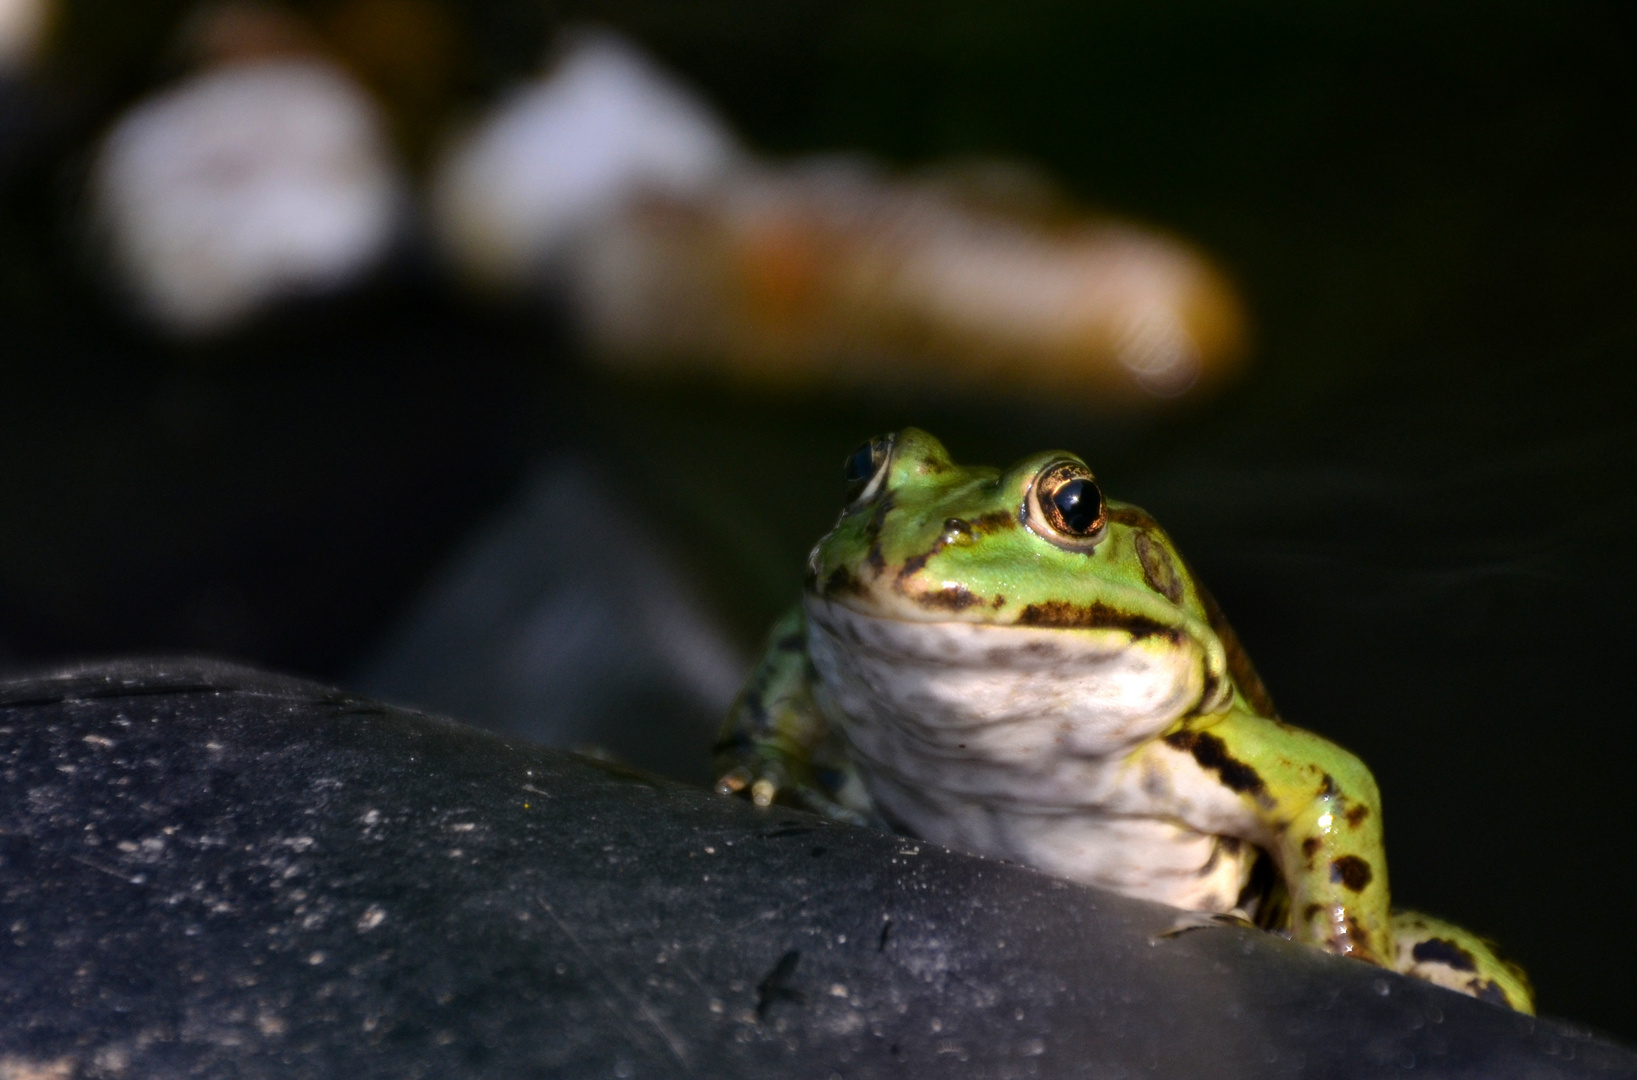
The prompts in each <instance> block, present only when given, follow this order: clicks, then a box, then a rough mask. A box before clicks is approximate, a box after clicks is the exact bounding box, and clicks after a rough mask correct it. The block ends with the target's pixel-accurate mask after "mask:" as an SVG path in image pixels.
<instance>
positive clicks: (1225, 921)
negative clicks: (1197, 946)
mask: <svg viewBox="0 0 1637 1080" xmlns="http://www.w3.org/2000/svg"><path fill="white" fill-rule="evenodd" d="M1255 925H1256V924H1255V923H1253V922H1251V921H1250V920H1249V919H1247V918H1246V917H1245V913H1244V912H1243V911H1240V910H1239V909H1238V908H1235V909H1234V910H1232V911H1179V912H1177V917H1176V919H1175V920H1173V921H1172V923H1171V925H1170V926H1167V927H1166V928H1165V929H1163V930H1160V931H1158V932H1157V933H1155V934H1154V937H1153V940H1154V941H1156V942H1157V941H1161V940H1163V939H1165V938H1174V937H1178V936H1179V935H1182V934H1186V933H1188V932H1189V931H1190V930H1212V929H1220V928H1222V927H1224V926H1247V927H1252V928H1254V927H1255Z"/></svg>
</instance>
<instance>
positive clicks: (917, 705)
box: [806, 595, 1231, 754]
mask: <svg viewBox="0 0 1637 1080" xmlns="http://www.w3.org/2000/svg"><path fill="white" fill-rule="evenodd" d="M806 609H807V616H808V653H809V655H810V656H811V658H812V660H813V664H814V666H815V668H816V669H817V670H818V673H819V675H820V678H821V680H822V682H823V684H824V686H825V688H826V691H827V692H828V693H829V694H830V695H831V696H832V697H833V698H834V700H835V702H836V703H837V705H838V706H839V707H840V708H841V710H842V711H843V712H845V713H847V714H848V715H850V716H874V717H877V718H878V719H881V720H882V721H883V722H886V723H889V724H891V725H894V726H897V727H900V728H903V727H915V728H920V727H925V726H926V725H927V724H928V723H931V724H933V725H935V726H937V727H939V728H941V729H945V730H948V729H960V728H975V727H982V726H986V725H994V724H997V723H1006V722H1014V723H1021V724H1029V725H1041V724H1044V725H1047V726H1048V727H1050V728H1051V730H1052V731H1053V732H1054V733H1055V734H1054V735H1053V738H1054V739H1056V740H1058V741H1059V742H1064V743H1066V744H1067V745H1066V746H1065V749H1068V750H1069V751H1070V752H1072V753H1080V754H1103V753H1108V752H1112V751H1113V750H1114V749H1117V748H1119V747H1123V746H1128V745H1131V744H1132V743H1135V742H1138V741H1141V740H1142V739H1146V738H1152V737H1154V736H1155V735H1158V734H1159V733H1161V732H1163V731H1164V730H1165V729H1166V728H1167V727H1169V726H1170V725H1171V724H1172V723H1174V722H1175V721H1176V720H1177V719H1179V718H1181V717H1183V716H1186V715H1188V714H1190V713H1195V712H1201V711H1207V710H1209V711H1214V710H1215V709H1216V708H1219V707H1220V706H1221V705H1222V704H1224V703H1225V701H1224V691H1227V692H1229V693H1231V689H1229V687H1228V684H1227V680H1225V679H1224V678H1223V674H1222V671H1221V668H1220V661H1219V660H1218V661H1217V663H1212V660H1213V653H1212V651H1211V650H1209V649H1207V648H1205V647H1204V646H1203V645H1202V644H1201V642H1200V641H1199V640H1197V639H1196V638H1195V637H1193V636H1192V635H1190V634H1187V633H1185V632H1183V631H1182V630H1180V629H1178V628H1170V627H1163V626H1160V625H1159V624H1154V625H1149V622H1150V621H1143V622H1141V623H1139V624H1136V625H1133V624H1132V622H1131V619H1130V618H1129V617H1125V618H1110V619H1108V620H1107V622H1106V623H1102V624H1099V623H1097V622H1095V621H1094V618H1092V617H1085V616H1082V615H1081V614H1080V613H1078V612H1077V613H1073V614H1065V613H1062V612H1059V611H1057V610H1056V609H1055V608H1053V609H1049V610H1048V611H1047V612H1046V613H1044V614H1043V615H1042V616H1041V617H1040V621H1038V622H1022V621H1019V622H1016V623H990V622H977V621H970V620H964V619H959V618H951V619H946V620H941V621H926V620H914V621H912V620H905V619H897V618H892V617H886V616H882V615H877V614H872V613H866V612H861V611H858V610H857V609H855V608H853V607H852V606H850V605H846V604H842V603H839V602H836V601H835V600H831V599H826V598H824V597H818V596H812V595H809V596H808V598H807V602H806ZM1097 614H1100V613H1093V616H1095V615H1097Z"/></svg>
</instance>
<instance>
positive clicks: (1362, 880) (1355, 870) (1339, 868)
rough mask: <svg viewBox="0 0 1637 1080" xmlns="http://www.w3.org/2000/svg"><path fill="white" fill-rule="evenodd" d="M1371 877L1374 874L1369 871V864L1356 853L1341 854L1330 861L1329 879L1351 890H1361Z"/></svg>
mask: <svg viewBox="0 0 1637 1080" xmlns="http://www.w3.org/2000/svg"><path fill="white" fill-rule="evenodd" d="M1373 877H1375V875H1374V874H1372V873H1371V872H1370V864H1369V863H1367V862H1365V861H1364V860H1363V859H1361V858H1359V857H1358V856H1357V855H1343V856H1341V857H1340V858H1338V859H1332V860H1331V862H1330V880H1331V881H1333V882H1339V883H1340V884H1341V885H1343V886H1345V887H1346V888H1348V889H1350V890H1352V891H1353V892H1363V891H1364V888H1365V886H1367V885H1369V884H1370V880H1371V879H1372V878H1373Z"/></svg>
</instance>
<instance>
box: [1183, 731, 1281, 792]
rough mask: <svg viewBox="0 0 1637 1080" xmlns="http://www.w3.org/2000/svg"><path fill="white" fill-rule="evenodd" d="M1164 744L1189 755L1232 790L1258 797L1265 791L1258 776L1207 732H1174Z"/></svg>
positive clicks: (1221, 742) (1226, 745)
mask: <svg viewBox="0 0 1637 1080" xmlns="http://www.w3.org/2000/svg"><path fill="white" fill-rule="evenodd" d="M1165 742H1166V745H1168V746H1172V747H1175V748H1176V749H1178V750H1185V751H1187V752H1188V753H1190V754H1192V755H1193V756H1194V760H1195V761H1197V762H1199V766H1200V768H1202V769H1210V770H1212V771H1214V772H1215V773H1216V774H1217V775H1218V776H1220V777H1221V778H1222V782H1223V783H1224V784H1226V785H1227V786H1228V787H1229V788H1231V789H1232V790H1234V791H1237V792H1240V793H1242V794H1249V795H1261V794H1263V793H1264V791H1265V790H1266V785H1265V784H1263V783H1262V777H1261V775H1260V774H1258V773H1257V771H1256V770H1255V769H1254V768H1252V767H1251V766H1249V765H1247V764H1245V763H1244V762H1243V761H1240V760H1239V759H1238V758H1236V757H1234V756H1233V755H1231V754H1229V753H1228V744H1227V743H1225V742H1223V741H1222V740H1221V739H1220V738H1218V737H1217V736H1215V735H1212V734H1211V733H1210V732H1208V731H1186V730H1184V731H1174V732H1172V733H1171V734H1169V735H1167V736H1166V737H1165Z"/></svg>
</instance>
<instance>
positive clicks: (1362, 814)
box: [1347, 803, 1370, 829]
mask: <svg viewBox="0 0 1637 1080" xmlns="http://www.w3.org/2000/svg"><path fill="white" fill-rule="evenodd" d="M1369 816H1370V808H1369V807H1368V806H1365V805H1364V804H1363V803H1356V804H1354V805H1353V806H1349V807H1348V808H1347V824H1349V825H1351V826H1352V827H1353V828H1355V829H1356V828H1358V827H1359V826H1360V825H1362V824H1364V819H1365V818H1367V817H1369Z"/></svg>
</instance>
